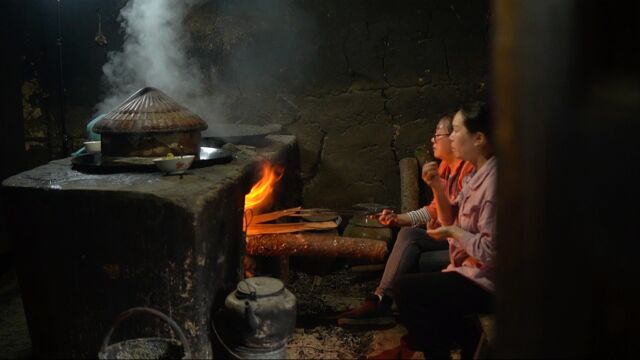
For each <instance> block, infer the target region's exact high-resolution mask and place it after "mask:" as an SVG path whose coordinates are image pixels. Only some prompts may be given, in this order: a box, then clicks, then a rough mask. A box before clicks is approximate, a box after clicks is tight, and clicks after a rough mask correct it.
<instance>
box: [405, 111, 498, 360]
mask: <svg viewBox="0 0 640 360" xmlns="http://www.w3.org/2000/svg"><path fill="white" fill-rule="evenodd" d="M450 139H451V147H452V150H453V152H454V154H455V155H456V157H458V158H460V159H462V160H466V161H469V162H470V163H472V164H473V165H474V167H475V168H476V171H475V172H474V173H473V174H471V176H470V177H468V179H469V180H468V181H467V183H466V184H465V185H464V186H463V188H462V191H461V192H460V194H459V195H458V197H457V198H456V199H455V200H453V201H451V200H450V199H449V198H448V197H447V196H446V192H445V191H444V189H443V188H442V182H441V181H438V179H439V178H438V172H437V168H436V167H435V166H433V167H431V168H429V167H425V169H424V170H423V178H425V181H426V182H427V183H428V184H429V186H431V188H432V190H433V193H434V197H435V199H436V205H437V208H438V218H439V220H440V223H441V224H442V225H443V226H441V227H439V228H437V229H432V230H428V231H427V233H428V234H429V235H430V236H431V237H432V238H434V239H440V240H442V241H448V242H449V260H450V263H449V265H448V267H447V268H446V269H445V270H443V272H435V273H420V274H411V275H405V276H403V277H401V278H399V279H398V281H397V283H396V285H395V286H394V288H393V290H394V298H395V299H396V303H397V305H398V308H399V309H400V315H401V319H402V321H403V323H404V324H405V325H406V327H407V329H408V330H409V334H408V336H407V341H408V343H409V344H410V345H411V346H412V347H414V348H416V349H418V350H421V351H423V352H424V353H425V355H426V356H427V357H428V358H448V357H449V352H450V350H451V349H452V348H453V347H454V346H456V345H457V346H459V347H461V348H462V356H463V358H467V357H471V356H472V355H473V350H474V349H475V346H476V344H477V340H478V339H479V335H480V334H479V332H478V331H477V330H475V329H474V328H473V326H471V325H472V324H471V323H469V321H468V318H469V315H472V314H477V313H484V312H490V311H491V308H492V302H493V291H494V282H493V278H494V271H493V270H494V266H495V255H496V251H495V224H496V181H497V164H496V158H495V156H494V153H493V146H492V142H491V114H490V111H489V109H488V107H487V105H486V104H484V103H481V102H475V103H471V104H467V105H464V106H462V107H461V108H460V110H459V111H458V112H457V113H456V114H455V116H454V118H453V132H452V133H451V135H450ZM431 180H433V181H431Z"/></svg>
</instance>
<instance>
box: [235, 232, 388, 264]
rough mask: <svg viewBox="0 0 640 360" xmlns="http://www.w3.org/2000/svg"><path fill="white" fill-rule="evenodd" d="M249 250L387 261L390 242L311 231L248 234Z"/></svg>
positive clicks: (259, 253) (249, 252) (263, 252)
mask: <svg viewBox="0 0 640 360" xmlns="http://www.w3.org/2000/svg"><path fill="white" fill-rule="evenodd" d="M246 252H247V254H250V255H262V256H278V255H299V256H332V257H346V258H365V259H370V260H374V261H383V260H384V259H385V256H386V255H387V243H386V242H384V241H381V240H374V239H366V238H353V237H343V236H338V235H335V234H318V233H309V232H301V233H296V234H260V235H249V236H247V246H246Z"/></svg>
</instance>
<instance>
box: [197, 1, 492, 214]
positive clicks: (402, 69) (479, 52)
mask: <svg viewBox="0 0 640 360" xmlns="http://www.w3.org/2000/svg"><path fill="white" fill-rule="evenodd" d="M279 3H280V4H281V5H283V4H284V5H283V6H284V7H285V8H286V11H285V13H286V14H289V15H290V16H293V17H294V18H298V19H299V22H296V21H293V22H287V21H283V22H282V23H281V24H278V25H273V26H271V27H268V29H267V30H268V31H271V34H270V35H271V36H269V35H265V34H264V33H261V34H260V35H258V34H256V31H257V30H256V29H252V28H251V26H249V27H247V24H248V23H251V22H250V21H249V22H247V21H244V22H234V21H230V20H229V17H226V20H227V21H226V26H227V29H226V30H225V31H227V32H231V33H235V34H236V35H235V36H234V37H233V38H232V39H230V40H229V41H228V42H233V39H236V38H238V36H237V33H242V38H243V39H245V45H244V46H247V45H246V44H250V43H251V42H252V39H257V38H259V39H260V40H261V41H265V42H266V44H262V45H261V46H262V47H263V48H266V49H268V51H269V52H275V53H278V51H279V47H280V45H281V43H282V42H288V43H287V45H286V46H285V47H291V48H294V49H295V50H293V51H291V53H290V57H291V59H293V60H295V61H287V60H283V61H282V62H277V61H276V62H275V63H274V62H273V59H274V58H277V57H278V56H277V55H272V54H268V53H267V52H265V53H263V54H262V55H263V56H258V58H259V59H260V60H259V61H257V62H256V63H255V64H250V63H249V65H255V66H254V67H256V68H258V69H261V70H262V72H253V77H252V78H249V79H246V80H245V81H243V80H242V79H241V77H239V76H233V74H232V73H233V72H234V71H241V70H242V69H243V67H242V66H240V65H239V64H238V60H239V61H240V62H242V61H245V62H246V61H247V60H246V57H244V58H242V57H241V58H238V57H234V56H231V55H229V56H227V58H226V60H225V59H224V58H221V57H217V59H219V60H220V61H219V62H218V63H216V65H217V66H219V67H220V68H221V69H224V70H226V71H227V72H229V73H231V74H229V73H228V74H227V75H226V76H229V77H230V78H231V77H234V78H235V79H236V84H237V85H238V87H240V88H242V89H243V90H242V96H230V97H228V99H227V100H228V101H229V104H233V105H230V106H229V108H230V109H231V108H232V109H233V111H231V112H230V113H229V115H228V117H229V118H230V119H232V121H237V122H247V123H251V122H253V123H272V122H275V123H279V124H282V125H283V128H284V130H286V131H288V132H290V133H292V134H294V135H296V136H297V138H298V141H299V144H300V155H301V162H302V164H301V171H302V177H303V181H304V204H303V205H304V206H307V207H334V208H348V207H350V206H352V205H353V204H355V203H361V202H378V203H384V204H389V205H394V206H397V205H398V204H399V197H400V195H399V194H400V189H399V186H400V183H399V168H398V161H399V160H400V159H401V158H403V157H407V156H413V154H414V151H415V149H416V147H418V146H421V145H424V144H425V143H427V142H428V141H429V140H428V139H429V138H430V136H431V134H432V132H433V130H434V128H435V123H436V122H437V120H438V117H439V116H440V115H441V114H443V113H445V112H452V111H454V110H455V109H456V108H457V107H458V106H459V105H460V104H461V103H462V102H463V101H464V100H466V99H471V98H475V97H481V96H485V95H486V93H487V90H488V86H487V81H488V76H489V75H488V40H487V39H488V22H489V10H488V3H487V2H485V1H478V2H463V1H415V2H414V1H412V2H393V3H390V2H386V1H350V2H344V1H322V2H313V1H281V2H279ZM207 9H208V8H207V6H203V7H202V8H201V9H200V11H199V13H198V15H197V16H196V17H206V16H208V15H206V14H207ZM249 13H250V11H249ZM213 16H215V15H213ZM245 16H248V17H249V18H250V17H251V15H250V14H249V15H246V14H245ZM300 19H302V20H300ZM245 20H246V18H245ZM200 23H202V21H200ZM240 23H241V24H243V25H237V26H236V25H234V24H240ZM234 26H236V27H235V29H234ZM229 27H230V28H229ZM260 30H261V31H265V29H264V28H261V29H260ZM192 31H193V32H194V33H195V34H198V35H196V37H197V38H201V39H205V38H206V36H202V34H201V33H202V30H201V29H199V28H198V27H194V28H192ZM279 32H288V33H289V32H290V33H293V34H296V35H295V36H294V37H293V38H291V39H290V38H282V37H279V36H278V34H279ZM218 41H220V42H223V43H225V40H224V39H222V40H218ZM204 43H210V41H209V42H207V41H204ZM292 44H293V45H292ZM195 47H196V48H198V44H196V45H195ZM227 51H228V50H227ZM247 51H248V52H251V51H249V50H247ZM212 52H214V53H215V48H213V49H212V48H209V49H207V50H202V49H200V51H199V54H200V56H203V55H204V56H205V57H207V58H214V57H213V56H211V54H212ZM207 53H209V55H208V56H207ZM263 61H264V62H263ZM205 62H206V61H205ZM262 62H263V63H262ZM245 65H247V63H245ZM274 71H279V72H280V75H279V76H278V77H277V78H276V79H275V80H274V79H273V78H271V76H272V74H273V72H274ZM277 103H280V105H276V104H277Z"/></svg>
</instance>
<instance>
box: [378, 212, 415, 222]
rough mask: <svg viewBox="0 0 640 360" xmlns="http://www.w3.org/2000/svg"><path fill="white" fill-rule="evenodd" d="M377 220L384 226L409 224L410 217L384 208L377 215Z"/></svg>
mask: <svg viewBox="0 0 640 360" xmlns="http://www.w3.org/2000/svg"><path fill="white" fill-rule="evenodd" d="M378 222H379V223H380V224H382V225H384V226H409V225H411V219H410V218H409V216H408V215H406V214H396V213H394V212H393V210H389V209H384V210H382V213H380V216H378Z"/></svg>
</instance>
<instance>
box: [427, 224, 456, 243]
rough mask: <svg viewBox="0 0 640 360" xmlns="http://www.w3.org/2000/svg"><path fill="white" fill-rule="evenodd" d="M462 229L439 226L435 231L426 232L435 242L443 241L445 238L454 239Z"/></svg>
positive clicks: (453, 226)
mask: <svg viewBox="0 0 640 360" xmlns="http://www.w3.org/2000/svg"><path fill="white" fill-rule="evenodd" d="M461 231H462V229H460V228H459V227H457V226H455V225H450V226H440V227H439V228H437V229H432V230H427V234H428V235H429V236H431V237H432V238H433V239H436V240H444V239H446V238H450V237H452V238H455V237H456V236H457V235H460V232H461Z"/></svg>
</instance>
